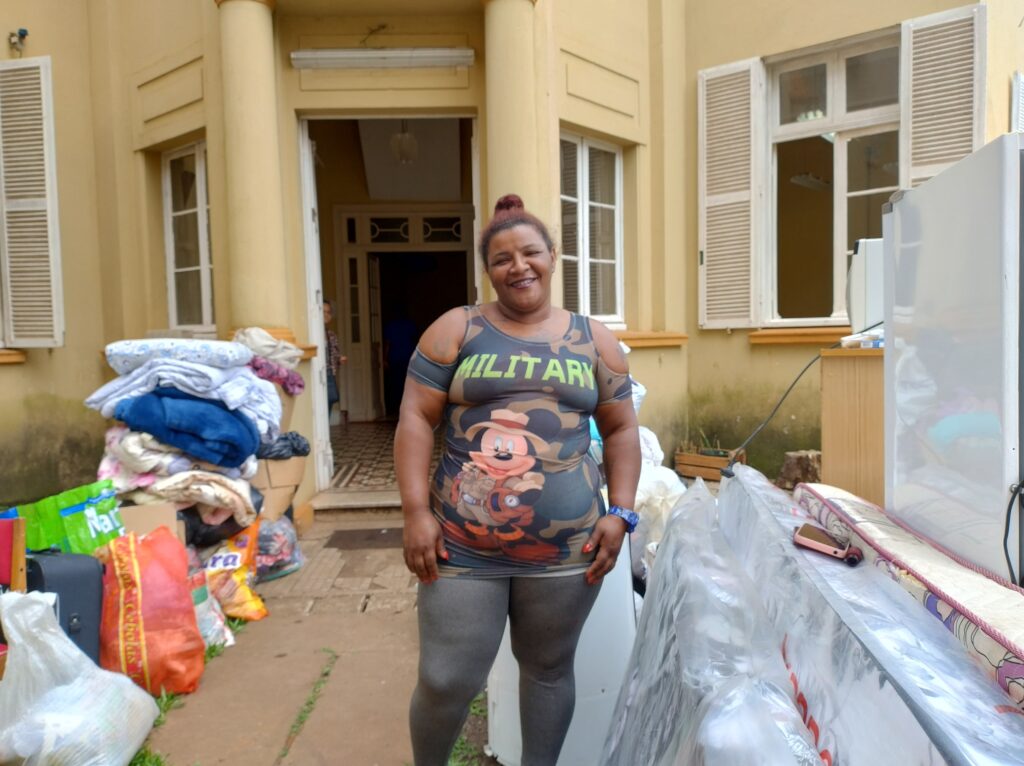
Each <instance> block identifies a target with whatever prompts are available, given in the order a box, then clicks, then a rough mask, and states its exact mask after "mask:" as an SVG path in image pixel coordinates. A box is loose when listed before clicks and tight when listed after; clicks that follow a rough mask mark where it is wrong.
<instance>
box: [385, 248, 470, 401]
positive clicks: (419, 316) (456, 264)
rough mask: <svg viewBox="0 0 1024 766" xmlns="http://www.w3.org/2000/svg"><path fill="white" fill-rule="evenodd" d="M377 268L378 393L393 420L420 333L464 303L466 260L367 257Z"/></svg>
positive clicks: (446, 255) (447, 255)
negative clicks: (378, 317)
mask: <svg viewBox="0 0 1024 766" xmlns="http://www.w3.org/2000/svg"><path fill="white" fill-rule="evenodd" d="M370 257H371V258H372V259H376V260H377V261H378V263H379V272H380V296H381V311H380V323H381V361H382V364H381V368H380V369H381V391H382V393H383V408H382V409H383V411H384V417H385V418H388V419H395V418H397V417H398V408H399V406H400V405H401V403H402V390H403V388H404V386H405V374H406V370H407V369H408V366H409V357H410V356H412V352H413V350H414V349H415V348H416V342H417V340H419V337H420V335H422V334H423V331H424V330H426V329H427V327H429V326H430V323H431V322H433V321H434V320H435V319H437V317H439V316H440V315H441V314H443V313H444V312H445V311H447V310H448V309H450V308H452V307H454V306H461V305H464V304H465V303H466V297H467V295H468V293H469V288H468V285H467V274H466V254H465V252H459V251H454V252H452V251H441V252H433V253H431V252H412V253H390V254H387V253H384V254H382V253H371V254H370Z"/></svg>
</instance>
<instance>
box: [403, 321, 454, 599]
mask: <svg viewBox="0 0 1024 766" xmlns="http://www.w3.org/2000/svg"><path fill="white" fill-rule="evenodd" d="M465 328H466V319H465V312H464V311H463V310H462V309H453V310H452V311H449V312H447V313H446V314H444V315H442V316H441V317H440V318H439V319H438V320H437V321H436V322H434V324H432V325H431V326H430V327H428V328H427V331H426V332H425V333H423V337H422V338H420V343H419V348H420V352H421V353H423V354H425V355H427V356H428V357H429V358H430V359H433V360H434V361H435V362H439V363H441V364H449V363H451V362H454V361H455V359H456V357H457V356H458V353H459V344H460V343H461V340H462V337H463V336H464V335H465ZM447 402H448V395H447V392H444V391H439V390H437V389H434V388H431V387H430V386H427V385H424V384H422V383H419V382H417V381H416V380H414V379H413V378H411V377H406V380H405V391H404V393H403V394H402V406H401V410H400V412H399V417H398V428H397V429H396V431H395V473H396V474H397V477H398V490H399V493H400V494H401V496H402V512H403V515H404V517H405V527H404V531H403V543H404V549H405V564H406V566H407V567H409V570H410V571H412V572H413V573H414V574H415V575H416V576H417V577H418V578H419V580H420V582H422V583H431V582H433V581H434V580H436V579H437V557H438V556H440V557H441V558H447V557H448V554H447V553H446V552H445V550H444V541H443V540H442V537H441V527H440V525H439V524H438V523H437V520H436V519H435V518H434V515H433V513H432V512H431V510H430V476H429V474H430V457H431V455H432V454H433V451H434V429H436V428H437V426H438V424H440V422H441V417H442V415H443V414H444V407H445V404H447Z"/></svg>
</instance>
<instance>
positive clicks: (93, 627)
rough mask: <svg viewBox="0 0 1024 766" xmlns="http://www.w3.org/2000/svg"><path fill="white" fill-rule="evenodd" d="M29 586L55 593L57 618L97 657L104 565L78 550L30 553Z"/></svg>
mask: <svg viewBox="0 0 1024 766" xmlns="http://www.w3.org/2000/svg"><path fill="white" fill-rule="evenodd" d="M26 563H27V567H26V569H27V572H26V574H27V580H28V590H30V591H33V590H38V591H43V592H44V593H56V594H57V620H58V622H60V626H61V628H63V629H64V632H65V633H67V634H68V636H69V637H70V638H71V640H72V641H74V642H75V644H76V645H77V646H78V648H79V649H81V650H82V651H83V652H85V653H86V654H87V655H88V656H89V657H91V658H92V661H93V662H95V663H97V664H99V661H100V619H101V616H102V613H103V565H102V564H101V563H100V562H99V560H98V559H96V558H94V557H93V556H85V555H82V554H80V553H59V552H55V553H51V552H45V553H30V554H28V556H27V557H26Z"/></svg>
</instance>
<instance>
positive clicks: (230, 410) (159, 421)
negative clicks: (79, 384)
mask: <svg viewBox="0 0 1024 766" xmlns="http://www.w3.org/2000/svg"><path fill="white" fill-rule="evenodd" d="M236 338H238V339H239V340H242V341H251V345H257V346H258V349H259V351H260V352H261V354H262V353H267V354H271V355H272V356H263V355H258V354H257V353H256V352H254V350H253V348H251V347H250V345H246V343H245V342H237V341H216V340H192V339H180V338H161V339H152V340H149V339H147V340H124V341H118V342H115V343H111V344H110V345H108V346H107V348H106V356H107V362H108V363H109V364H110V366H111V367H112V368H113V369H114V370H115V371H116V372H118V373H119V377H118V378H116V379H115V380H113V381H111V382H110V383H107V384H106V385H104V386H103V387H101V388H100V389H99V390H97V391H96V392H95V393H93V394H92V396H90V397H89V398H88V399H87V400H86V402H85V403H86V405H87V406H89V407H91V408H93V409H95V410H98V411H99V412H100V413H101V414H102V415H103V416H104V417H108V418H116V419H117V420H119V421H121V422H123V423H124V425H123V426H122V425H118V426H114V427H113V428H111V429H110V430H109V431H108V432H107V436H106V450H105V453H104V456H103V460H102V462H101V463H100V467H99V471H98V475H99V477H100V478H109V479H111V480H112V481H113V483H114V488H115V490H116V491H117V493H118V495H119V496H120V497H121V498H122V499H123V500H127V501H130V502H134V503H136V504H145V503H153V502H173V503H177V504H180V507H181V508H183V509H184V508H193V509H194V510H195V512H196V513H197V514H198V516H199V518H198V519H196V520H195V521H196V522H200V523H201V524H202V525H204V526H207V527H217V528H221V527H222V528H223V529H224V532H225V536H228V535H230V534H233V533H234V532H235V531H237V530H238V529H240V528H244V527H247V526H249V525H250V524H251V523H252V522H253V521H254V520H255V519H256V516H257V514H258V513H259V509H260V505H261V503H262V498H261V497H260V495H259V492H258V491H256V490H255V489H254V488H252V487H251V486H250V484H249V481H248V480H249V479H251V478H252V477H253V476H254V475H255V474H256V471H257V452H258V451H260V450H261V447H262V448H263V449H267V448H270V447H272V446H273V445H274V444H275V442H277V441H278V440H279V439H280V438H281V436H282V435H281V434H280V426H281V415H282V398H281V396H280V395H279V393H278V387H277V386H281V387H282V389H283V390H287V391H288V394H289V395H294V394H297V393H300V392H301V391H302V388H303V385H304V383H303V381H302V378H301V376H300V375H299V374H298V373H296V372H295V371H294V367H295V366H296V364H297V363H298V360H299V356H300V355H301V351H299V349H297V348H296V347H295V346H293V345H291V344H287V343H284V342H282V341H277V340H275V339H273V338H270V336H269V335H268V334H267V333H265V332H264V331H262V330H259V328H249V329H248V330H245V331H240V332H239V333H238V335H237V336H236ZM275 384H277V385H275ZM288 398H290V396H289V397H288ZM285 436H287V435H285ZM192 526H193V525H191V524H189V527H190V528H191V527H192Z"/></svg>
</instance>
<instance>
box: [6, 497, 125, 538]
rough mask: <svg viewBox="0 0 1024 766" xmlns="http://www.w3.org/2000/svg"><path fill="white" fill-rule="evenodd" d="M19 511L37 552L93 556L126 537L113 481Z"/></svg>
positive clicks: (32, 504)
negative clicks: (113, 542)
mask: <svg viewBox="0 0 1024 766" xmlns="http://www.w3.org/2000/svg"><path fill="white" fill-rule="evenodd" d="M17 511H18V515H19V516H21V517H22V518H24V519H25V543H26V545H27V546H28V548H29V550H33V551H38V550H47V549H49V548H60V549H61V550H62V551H64V552H65V553H92V552H93V551H94V550H96V549H97V548H99V547H100V546H101V545H106V544H107V543H108V542H110V541H111V540H113V539H114V538H115V537H120V536H121V535H123V534H124V524H123V523H122V521H121V512H120V507H119V506H118V503H117V498H116V496H115V494H114V486H113V483H112V482H111V481H110V479H104V480H103V481H98V482H95V483H93V484H86V485H83V486H81V487H75V488H74V489H69V490H67V491H65V492H61V493H60V494H59V495H53V496H51V497H45V498H43V499H42V500H37V501H36V502H34V503H29V504H28V505H22V506H18V509H17Z"/></svg>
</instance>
